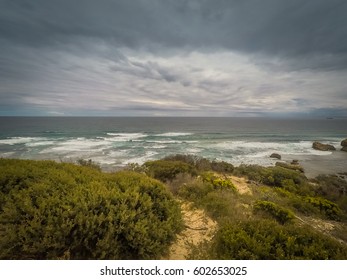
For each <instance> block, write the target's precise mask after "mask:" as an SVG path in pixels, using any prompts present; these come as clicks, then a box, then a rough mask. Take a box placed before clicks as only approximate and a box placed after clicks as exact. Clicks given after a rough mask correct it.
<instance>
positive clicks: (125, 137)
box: [107, 132, 148, 142]
mask: <svg viewBox="0 0 347 280" xmlns="http://www.w3.org/2000/svg"><path fill="white" fill-rule="evenodd" d="M107 135H108V136H113V137H109V138H107V140H110V141H114V142H127V141H131V140H136V139H139V138H144V137H146V136H148V135H147V134H143V133H113V132H108V133H107Z"/></svg>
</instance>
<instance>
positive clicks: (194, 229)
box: [165, 202, 217, 260]
mask: <svg viewBox="0 0 347 280" xmlns="http://www.w3.org/2000/svg"><path fill="white" fill-rule="evenodd" d="M181 209H182V215H183V219H184V222H185V225H186V228H185V230H183V231H182V232H181V233H180V234H179V235H178V236H177V240H176V242H175V243H174V244H173V245H172V246H171V248H170V251H169V255H168V257H166V258H165V259H167V260H185V259H186V257H187V255H188V254H189V252H190V246H191V245H192V244H193V245H197V244H199V243H201V242H203V241H208V240H211V238H212V237H213V234H214V232H215V230H216V227H217V223H216V222H215V221H213V220H212V219H211V218H209V217H208V216H207V215H206V213H205V212H204V211H203V210H201V209H196V208H192V203H188V202H182V204H181Z"/></svg>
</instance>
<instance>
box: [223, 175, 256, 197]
mask: <svg viewBox="0 0 347 280" xmlns="http://www.w3.org/2000/svg"><path fill="white" fill-rule="evenodd" d="M227 178H228V179H229V180H230V181H231V182H232V183H233V184H234V186H235V187H236V189H237V191H238V192H239V193H240V194H249V195H252V190H251V189H250V187H249V186H248V184H247V180H246V179H245V178H242V177H236V176H231V175H229V176H228V177H227Z"/></svg>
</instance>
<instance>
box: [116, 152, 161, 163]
mask: <svg viewBox="0 0 347 280" xmlns="http://www.w3.org/2000/svg"><path fill="white" fill-rule="evenodd" d="M157 154H158V153H157V152H153V151H148V152H146V153H145V155H143V156H139V157H132V158H131V159H128V160H125V161H123V164H124V165H127V164H129V163H138V164H143V163H145V162H146V161H148V160H152V159H154V156H155V155H157Z"/></svg>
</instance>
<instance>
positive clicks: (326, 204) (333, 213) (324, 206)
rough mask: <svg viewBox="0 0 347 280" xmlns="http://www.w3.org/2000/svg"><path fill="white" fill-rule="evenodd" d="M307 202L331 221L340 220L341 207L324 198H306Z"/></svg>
mask: <svg viewBox="0 0 347 280" xmlns="http://www.w3.org/2000/svg"><path fill="white" fill-rule="evenodd" d="M305 201H307V202H308V203H309V204H311V205H312V206H314V207H316V208H317V209H319V211H320V212H321V213H323V214H324V215H325V216H327V217H328V218H329V219H332V220H339V219H340V215H341V210H340V208H339V206H338V205H337V204H336V203H334V202H331V201H329V200H327V199H325V198H322V197H310V196H309V197H306V198H305Z"/></svg>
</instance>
